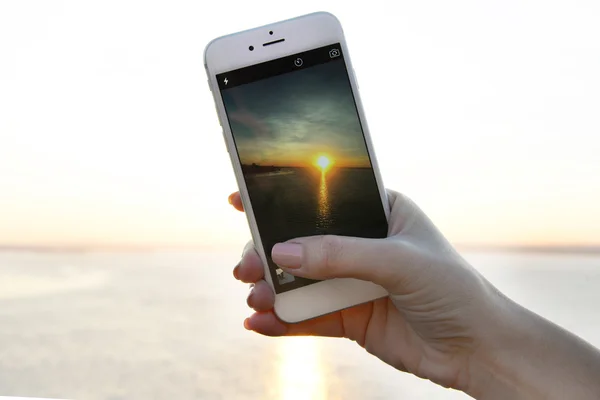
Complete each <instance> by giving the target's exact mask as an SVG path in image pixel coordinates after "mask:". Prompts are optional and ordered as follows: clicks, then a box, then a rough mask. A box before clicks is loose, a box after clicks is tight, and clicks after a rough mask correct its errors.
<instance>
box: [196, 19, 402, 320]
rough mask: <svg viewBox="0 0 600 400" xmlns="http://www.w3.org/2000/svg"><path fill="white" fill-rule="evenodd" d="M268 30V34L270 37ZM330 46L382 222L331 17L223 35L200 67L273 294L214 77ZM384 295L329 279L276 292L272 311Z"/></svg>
mask: <svg viewBox="0 0 600 400" xmlns="http://www.w3.org/2000/svg"><path fill="white" fill-rule="evenodd" d="M271 31H272V32H273V34H272V35H271V34H270V33H269V32H271ZM279 38H284V39H285V41H283V42H281V43H278V44H276V45H272V46H263V45H262V44H263V43H265V42H270V41H273V40H277V39H279ZM332 43H340V46H341V47H342V52H343V54H344V61H345V63H346V69H347V71H348V76H349V78H350V84H351V87H352V92H353V93H354V99H355V102H356V107H357V110H358V115H359V118H360V122H361V124H362V128H363V132H364V135H365V142H366V145H367V150H368V152H369V157H370V158H371V163H372V166H373V170H374V173H375V178H376V181H377V186H378V189H379V194H380V197H381V201H382V204H383V208H384V210H385V214H386V218H387V219H388V220H389V213H390V211H389V204H388V200H387V196H386V192H385V187H384V186H383V183H382V179H381V174H380V172H379V166H378V163H377V159H376V157H375V152H374V149H373V144H372V142H371V136H370V134H369V129H368V126H367V123H366V119H365V115H364V110H363V106H362V103H361V100H360V96H359V92H358V85H357V83H356V77H355V75H354V70H353V68H352V65H351V62H350V57H349V52H348V48H347V45H346V40H345V38H344V34H343V30H342V26H341V24H340V22H339V21H338V19H337V18H336V17H335V16H333V15H332V14H330V13H326V12H318V13H313V14H308V15H304V16H301V17H297V18H293V19H290V20H286V21H281V22H277V23H274V24H269V25H265V26H261V27H258V28H254V29H251V30H247V31H243V32H239V33H234V34H231V35H227V36H222V37H220V38H217V39H214V40H213V41H211V42H210V43H209V44H208V45H207V47H206V49H205V52H204V64H205V68H206V72H207V75H208V83H209V87H210V89H211V91H212V93H213V98H214V100H215V104H216V108H217V114H218V117H219V121H220V123H221V126H222V128H223V136H224V139H225V144H226V146H227V151H228V152H229V155H230V158H231V162H232V165H233V168H234V172H235V177H236V180H237V183H238V187H239V190H240V195H241V198H242V202H243V204H244V208H245V210H246V215H247V218H248V224H249V226H250V231H251V234H252V239H253V240H254V244H255V246H256V250H257V252H258V254H259V255H260V257H261V259H262V261H263V265H264V267H265V280H266V281H267V282H268V283H269V285H270V286H271V288H272V289H273V290H274V284H273V281H272V279H271V274H270V272H269V270H268V265H267V260H266V255H265V252H264V247H263V245H262V241H261V238H260V235H259V233H258V227H257V224H256V220H255V218H254V212H253V210H252V204H251V202H250V200H249V196H248V190H247V187H246V183H245V180H244V176H243V174H242V168H241V163H240V160H239V157H238V154H237V150H236V147H235V143H234V140H233V136H232V132H231V129H230V126H229V123H228V120H227V115H226V113H225V107H224V104H223V100H222V97H221V93H220V91H219V89H218V87H219V86H218V84H217V81H216V76H217V74H220V73H223V72H227V71H231V70H234V69H238V68H243V67H247V66H250V65H254V64H258V63H261V62H265V61H269V60H273V59H277V58H281V57H285V56H289V55H292V54H296V53H300V52H303V51H308V50H312V49H315V48H319V47H322V46H326V45H329V44H332ZM251 45H252V46H254V51H250V50H249V49H248V48H249V46H251ZM386 295H387V292H386V291H385V290H384V289H383V288H381V287H380V286H377V285H375V284H373V283H370V282H365V281H359V280H355V279H332V280H326V281H321V282H317V283H313V284H310V285H308V286H304V287H301V288H297V289H293V290H289V291H286V292H283V293H279V294H276V296H275V313H276V314H277V316H278V317H279V318H280V319H281V320H283V321H286V322H290V323H294V322H300V321H303V320H307V319H311V318H315V317H318V316H321V315H325V314H328V313H331V312H334V311H338V310H341V309H344V308H348V307H351V306H354V305H357V304H361V303H365V302H368V301H371V300H374V299H377V298H381V297H384V296H386Z"/></svg>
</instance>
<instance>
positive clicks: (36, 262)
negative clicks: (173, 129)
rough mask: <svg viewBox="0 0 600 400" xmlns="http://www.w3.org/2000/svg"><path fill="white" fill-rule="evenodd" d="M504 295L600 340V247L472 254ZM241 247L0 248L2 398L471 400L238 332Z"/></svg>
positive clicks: (357, 359)
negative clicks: (236, 275)
mask: <svg viewBox="0 0 600 400" xmlns="http://www.w3.org/2000/svg"><path fill="white" fill-rule="evenodd" d="M464 255H465V257H466V258H467V260H469V261H470V262H471V263H472V264H473V265H474V266H475V267H476V268H477V269H479V271H481V272H482V273H483V274H484V275H485V276H486V277H487V278H488V279H489V280H490V281H492V282H493V283H494V284H495V285H496V286H497V287H498V288H499V289H501V290H502V291H504V292H505V293H506V294H507V295H508V296H510V297H512V298H513V299H515V300H516V301H518V302H520V303H521V304H523V305H524V306H526V307H528V308H530V309H532V310H533V311H535V312H537V313H539V314H541V315H543V316H544V317H546V318H548V319H550V320H552V321H554V322H556V323H558V324H559V325H561V326H563V327H565V328H566V329H569V330H570V331H572V332H574V333H576V334H577V335H579V336H581V337H582V338H584V339H585V340H587V341H589V342H591V343H592V344H593V345H595V346H600V311H598V304H600V290H599V289H600V255H597V254H596V255H594V254H576V253H541V252H538V253H533V252H529V253H528V252H508V251H505V252H500V251H469V252H466V253H464ZM238 256H239V254H237V252H224V251H218V250H212V251H196V252H192V251H188V252H182V251H144V252H98V251H96V252H83V251H80V252H74V251H71V252H68V251H64V252H61V251H55V252H49V251H3V252H0V396H23V397H47V398H59V399H70V400H80V399H90V400H95V399H97V400H100V399H102V400H121V399H132V400H134V399H215V400H217V399H267V400H268V399H283V400H292V399H294V400H317V399H318V400H325V399H327V400H355V399H466V398H468V397H467V396H466V395H464V394H462V393H459V392H457V391H454V390H450V389H444V388H441V387H438V386H436V385H434V384H433V383H431V382H429V381H426V380H422V379H419V378H416V377H414V376H411V375H408V374H405V373H402V372H399V371H397V370H395V369H393V368H392V367H390V366H388V365H386V364H384V363H383V362H381V361H380V360H378V359H377V358H375V357H373V356H371V355H369V354H367V353H366V352H365V351H364V350H362V349H361V348H359V347H358V346H357V345H356V344H354V343H352V342H350V341H347V340H343V339H325V338H314V337H304V338H268V337H263V336H260V335H257V334H255V333H253V332H249V331H246V330H245V329H244V328H243V326H242V322H243V320H244V318H245V317H246V316H248V315H249V314H250V310H249V309H248V308H247V306H246V295H247V293H248V287H247V286H246V285H244V284H242V283H239V282H237V281H235V280H234V279H233V277H232V273H231V271H232V267H233V266H234V265H235V263H236V262H237V257H238Z"/></svg>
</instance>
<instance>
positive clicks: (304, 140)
mask: <svg viewBox="0 0 600 400" xmlns="http://www.w3.org/2000/svg"><path fill="white" fill-rule="evenodd" d="M217 82H218V83H219V90H220V93H221V96H222V99H223V103H224V105H225V111H226V114H227V119H228V123H229V126H230V128H231V132H232V134H233V139H234V142H235V147H236V150H237V153H238V156H239V159H240V162H241V164H242V172H243V176H244V180H245V183H246V186H247V188H248V193H249V196H250V202H251V204H252V209H253V211H254V216H255V220H256V223H257V226H258V231H259V234H260V237H261V240H262V243H263V246H264V250H265V254H266V256H267V259H268V263H269V270H270V273H271V277H272V279H273V282H274V286H275V291H276V293H282V292H285V291H288V290H292V289H296V288H298V287H302V286H306V285H310V284H312V283H314V282H316V281H313V280H309V279H304V278H298V277H294V276H292V275H290V274H287V273H286V272H284V271H282V270H281V269H280V268H278V267H277V265H275V264H274V263H273V261H272V260H271V249H272V248H273V246H274V245H275V244H276V243H279V242H285V241H287V240H290V239H293V238H297V237H304V236H313V235H326V234H332V235H343V236H356V237H366V238H383V237H386V235H387V229H388V227H387V220H386V216H385V211H384V209H383V205H382V204H381V197H380V193H379V189H378V187H377V181H376V179H375V174H374V171H373V168H372V163H371V157H370V155H369V151H368V149H367V146H366V143H365V136H364V134H363V129H362V126H361V122H360V119H359V115H358V112H357V109H356V103H355V99H354V95H353V92H352V87H351V85H350V80H349V77H348V72H347V70H346V64H345V62H344V54H343V53H342V48H341V46H340V44H339V43H334V44H331V45H329V46H324V47H321V48H317V49H313V50H310V51H306V52H303V53H298V54H294V55H292V56H287V57H283V58H279V59H275V60H271V61H268V62H264V63H261V64H256V65H252V66H249V67H245V68H241V69H237V70H234V71H229V72H225V73H222V74H218V75H217Z"/></svg>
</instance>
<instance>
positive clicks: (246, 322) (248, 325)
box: [244, 318, 250, 330]
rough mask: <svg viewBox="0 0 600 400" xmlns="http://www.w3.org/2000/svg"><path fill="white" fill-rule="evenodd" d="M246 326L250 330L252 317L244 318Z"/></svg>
mask: <svg viewBox="0 0 600 400" xmlns="http://www.w3.org/2000/svg"><path fill="white" fill-rule="evenodd" d="M244 328H246V329H247V330H250V318H246V319H245V320H244Z"/></svg>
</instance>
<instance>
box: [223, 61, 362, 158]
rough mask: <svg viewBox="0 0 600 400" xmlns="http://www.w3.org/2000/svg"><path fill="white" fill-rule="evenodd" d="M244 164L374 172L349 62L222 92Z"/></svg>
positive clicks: (300, 70) (276, 77)
mask: <svg viewBox="0 0 600 400" xmlns="http://www.w3.org/2000/svg"><path fill="white" fill-rule="evenodd" d="M222 95H223V102H224V104H225V108H226V110H227V116H228V118H229V120H230V124H231V130H232V132H233V135H234V138H235V144H236V148H237V151H238V153H239V155H240V160H241V161H242V164H253V163H255V164H259V165H275V166H293V167H307V166H312V165H314V164H315V162H316V160H317V159H318V158H319V157H327V159H328V160H330V161H331V162H334V163H335V166H336V167H340V168H343V167H363V168H364V167H369V166H370V161H369V155H368V153H367V149H366V146H365V140H364V137H363V134H362V128H361V125H360V121H359V119H358V115H357V112H356V106H355V105H354V98H353V97H352V89H351V87H350V83H349V81H348V75H347V72H346V67H345V65H344V63H343V60H341V59H338V60H336V61H332V62H328V63H325V64H321V65H316V66H312V67H308V68H306V69H299V70H296V71H293V72H291V73H287V74H283V75H278V76H274V77H271V78H269V79H263V80H259V81H256V82H252V83H249V84H245V85H241V86H236V87H233V88H231V89H227V90H224V91H222Z"/></svg>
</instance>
